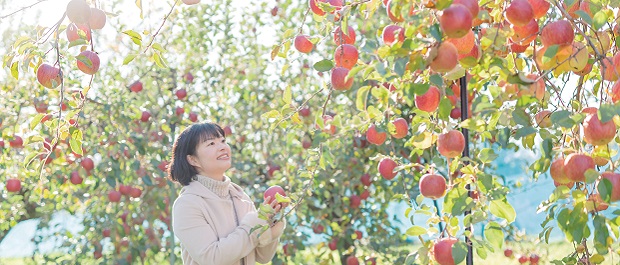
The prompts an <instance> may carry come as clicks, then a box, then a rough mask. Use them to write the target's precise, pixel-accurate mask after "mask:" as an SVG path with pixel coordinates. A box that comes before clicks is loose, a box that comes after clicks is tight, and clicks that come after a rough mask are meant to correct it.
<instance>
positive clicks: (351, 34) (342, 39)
mask: <svg viewBox="0 0 620 265" xmlns="http://www.w3.org/2000/svg"><path fill="white" fill-rule="evenodd" d="M355 37H356V35H355V30H354V29H353V27H351V26H347V33H346V34H345V33H344V32H343V31H342V29H341V28H340V26H338V27H336V29H335V30H334V43H336V45H342V44H351V45H353V44H354V43H355Z"/></svg>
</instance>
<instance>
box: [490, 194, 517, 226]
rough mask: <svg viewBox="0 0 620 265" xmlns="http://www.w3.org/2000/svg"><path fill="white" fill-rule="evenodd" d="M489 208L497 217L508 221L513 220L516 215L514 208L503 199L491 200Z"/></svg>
mask: <svg viewBox="0 0 620 265" xmlns="http://www.w3.org/2000/svg"><path fill="white" fill-rule="evenodd" d="M489 210H490V211H491V214H493V215H495V216H497V217H499V218H503V219H506V221H508V223H512V222H514V221H515V218H516V217H517V213H516V212H515V209H514V208H513V207H512V205H510V204H509V203H508V202H507V201H506V200H505V199H503V200H499V199H496V200H492V201H491V204H490V205H489Z"/></svg>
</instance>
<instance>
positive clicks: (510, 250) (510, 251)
mask: <svg viewBox="0 0 620 265" xmlns="http://www.w3.org/2000/svg"><path fill="white" fill-rule="evenodd" d="M512 254H513V253H512V249H509V248H507V249H504V256H506V257H507V258H510V257H512Z"/></svg>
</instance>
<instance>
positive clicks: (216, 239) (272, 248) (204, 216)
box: [169, 123, 286, 265]
mask: <svg viewBox="0 0 620 265" xmlns="http://www.w3.org/2000/svg"><path fill="white" fill-rule="evenodd" d="M172 148H173V150H172V163H171V164H170V168H169V178H170V179H171V180H173V181H176V182H178V183H180V184H181V185H183V188H182V189H181V192H180V195H179V197H178V198H177V199H176V201H175V202H174V206H173V210H172V229H173V231H174V234H175V235H176V236H177V237H178V238H179V241H180V242H181V250H182V258H183V264H210V265H228V264H231V265H233V264H234V265H238V264H241V265H253V264H256V262H259V263H267V262H269V261H271V259H272V258H273V256H274V254H275V252H276V248H277V246H278V244H279V239H280V236H281V235H282V231H284V227H285V223H286V222H285V221H280V222H277V223H275V224H272V225H270V226H269V228H268V229H267V230H264V229H255V228H260V227H268V226H266V225H267V221H265V220H263V219H260V218H259V217H258V213H257V211H256V207H255V206H254V203H253V202H252V200H251V199H250V197H248V195H247V194H246V193H245V192H244V191H243V189H241V187H239V186H238V185H237V184H234V183H232V182H231V181H230V178H228V177H227V176H226V175H224V173H225V172H226V170H228V169H229V168H230V167H231V161H230V159H231V155H230V146H229V145H228V144H227V143H226V137H225V134H224V130H222V128H221V127H220V126H218V125H217V124H214V123H202V124H194V125H192V126H190V127H188V128H186V129H185V130H184V131H183V132H182V133H181V134H180V135H179V137H178V138H177V139H176V141H175V142H174V145H173V147H172ZM264 203H265V204H267V203H269V205H270V206H271V207H272V208H273V209H274V212H276V213H277V212H279V211H280V210H281V208H282V205H280V204H278V203H277V202H276V200H272V198H271V197H269V198H266V199H265V202H264ZM284 207H286V205H284ZM253 228H254V229H253ZM263 231H264V232H263ZM261 232H262V233H261Z"/></svg>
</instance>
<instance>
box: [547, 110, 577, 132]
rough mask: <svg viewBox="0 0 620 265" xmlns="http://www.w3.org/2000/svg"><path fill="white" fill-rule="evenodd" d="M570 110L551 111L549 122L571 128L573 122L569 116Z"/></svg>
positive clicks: (573, 124)
mask: <svg viewBox="0 0 620 265" xmlns="http://www.w3.org/2000/svg"><path fill="white" fill-rule="evenodd" d="M570 114H571V113H570V111H568V110H560V111H555V112H553V113H551V117H550V118H551V123H553V124H557V125H560V126H562V127H564V128H572V127H573V126H575V122H574V121H573V120H572V119H571V118H570Z"/></svg>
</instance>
